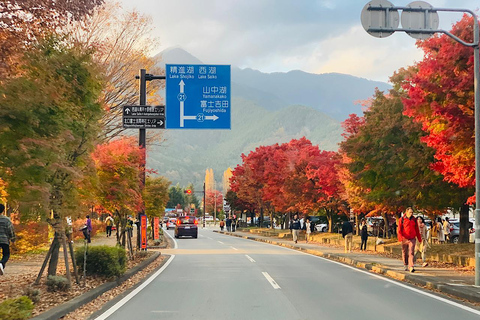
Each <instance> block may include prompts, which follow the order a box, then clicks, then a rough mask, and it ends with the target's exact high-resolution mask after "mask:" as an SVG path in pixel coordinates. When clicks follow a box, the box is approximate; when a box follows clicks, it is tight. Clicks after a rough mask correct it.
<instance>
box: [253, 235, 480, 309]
mask: <svg viewBox="0 0 480 320" xmlns="http://www.w3.org/2000/svg"><path fill="white" fill-rule="evenodd" d="M253 241H254V240H253ZM256 242H259V241H256ZM260 243H263V244H264V245H269V246H271V245H273V244H270V243H265V242H260ZM277 247H279V248H282V249H285V250H290V251H295V252H298V253H302V254H306V255H309V256H312V257H315V258H318V259H322V260H324V261H327V262H331V263H335V264H338V265H341V266H343V267H345V268H349V269H352V270H355V271H357V272H361V273H364V274H367V275H369V276H371V277H374V278H377V279H380V280H383V281H386V282H389V283H392V284H394V285H397V286H399V287H402V288H404V289H408V290H410V291H413V292H416V293H419V294H423V295H424V296H427V297H430V298H432V299H435V300H438V301H442V302H444V303H447V304H449V305H452V306H454V307H457V308H460V309H462V310H465V311H468V312H470V313H473V314H478V315H480V310H475V309H473V308H469V307H467V306H464V305H461V304H460V303H457V302H454V301H450V300H448V299H445V298H442V297H439V296H436V295H434V294H431V293H428V292H424V291H422V290H419V289H417V288H413V287H410V286H408V285H406V284H403V283H401V282H397V281H395V280H391V279H388V278H385V277H384V276H381V275H378V274H375V273H371V272H368V271H366V270H362V269H357V268H355V267H353V266H350V265H347V264H343V263H341V262H338V261H333V260H329V259H327V258H324V257H319V256H316V255H313V254H311V253H307V252H302V251H298V250H295V249H290V248H285V247H282V246H277Z"/></svg>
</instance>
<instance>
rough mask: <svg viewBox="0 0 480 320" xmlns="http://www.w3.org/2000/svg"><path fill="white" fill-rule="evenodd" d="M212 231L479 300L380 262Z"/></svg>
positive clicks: (469, 299)
mask: <svg viewBox="0 0 480 320" xmlns="http://www.w3.org/2000/svg"><path fill="white" fill-rule="evenodd" d="M213 232H217V233H222V234H225V235H230V236H234V237H238V238H244V239H247V240H253V241H258V242H265V243H269V244H273V245H277V246H281V247H285V248H289V249H293V250H297V251H302V252H305V253H309V254H312V255H314V256H318V257H322V258H325V259H329V260H333V261H337V262H341V263H344V264H348V265H351V266H353V267H356V268H359V269H364V270H368V271H371V272H374V273H377V274H381V275H385V276H387V277H389V278H393V279H395V280H399V281H406V282H409V283H411V284H414V285H417V286H422V287H426V288H427V289H429V290H432V289H433V290H438V291H440V292H442V293H445V294H449V295H452V296H455V297H457V298H459V299H466V300H468V301H470V302H480V294H474V293H470V292H465V291H463V290H459V289H457V288H455V287H452V286H449V285H447V284H445V283H441V282H435V281H428V280H426V279H424V278H422V277H418V276H415V275H413V274H405V273H401V272H397V271H394V270H391V269H389V268H388V267H385V266H383V265H380V264H372V263H366V262H362V261H358V260H355V259H351V258H347V257H342V256H338V255H336V254H332V253H323V252H322V251H320V250H312V249H304V248H301V247H297V246H294V245H292V244H287V243H281V242H277V241H274V240H267V239H260V238H256V237H252V236H243V235H236V234H233V233H232V232H225V231H218V230H214V231H213Z"/></svg>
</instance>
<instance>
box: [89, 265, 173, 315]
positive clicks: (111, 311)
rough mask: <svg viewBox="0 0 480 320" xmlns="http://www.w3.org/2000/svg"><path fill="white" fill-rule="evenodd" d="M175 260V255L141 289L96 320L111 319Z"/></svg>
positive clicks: (137, 289) (138, 288) (130, 294)
mask: <svg viewBox="0 0 480 320" xmlns="http://www.w3.org/2000/svg"><path fill="white" fill-rule="evenodd" d="M174 258H175V255H172V256H170V258H169V259H168V261H167V262H166V263H165V264H164V265H163V266H162V267H161V268H160V269H159V270H158V271H157V272H155V273H154V274H153V275H152V276H151V277H150V278H148V279H147V280H146V281H145V282H144V283H142V284H141V285H140V286H139V287H137V288H136V289H135V290H133V291H132V292H130V293H129V294H128V295H127V296H126V297H125V298H123V299H122V300H120V301H118V302H117V303H115V304H114V305H113V306H112V307H111V308H110V309H108V310H107V311H105V312H104V313H103V314H101V315H100V316H99V317H97V318H96V319H95V320H105V319H107V318H108V317H110V316H111V315H112V314H113V313H114V312H115V311H117V310H118V309H120V308H121V307H122V306H123V305H124V304H125V303H127V302H128V301H129V300H130V299H132V298H133V297H135V296H136V295H137V294H138V293H139V292H140V291H142V290H143V289H144V288H145V287H146V286H148V285H149V284H150V282H152V281H153V280H155V278H156V277H158V276H159V275H160V274H161V273H162V272H163V271H164V270H165V269H166V268H167V267H168V265H169V264H170V262H172V261H173V259H174Z"/></svg>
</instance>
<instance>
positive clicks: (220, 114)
mask: <svg viewBox="0 0 480 320" xmlns="http://www.w3.org/2000/svg"><path fill="white" fill-rule="evenodd" d="M165 69H166V76H157V75H152V74H148V73H147V71H146V70H145V69H140V74H139V75H138V76H136V79H139V84H140V104H139V105H138V106H134V105H127V106H124V107H123V127H124V128H126V129H139V139H138V140H139V141H138V144H139V146H140V147H141V148H142V149H143V152H144V159H145V162H146V159H147V153H146V129H230V128H231V112H230V110H231V98H230V97H231V94H230V87H231V78H230V75H231V72H230V66H229V65H203V64H202V65H195V64H186V65H182V64H174V65H168V64H167V65H166V67H165ZM152 80H166V94H165V96H166V106H148V105H147V81H152ZM142 188H145V165H144V167H143V173H142ZM142 190H143V189H142ZM143 207H145V206H143ZM144 213H145V212H144V211H142V212H139V213H138V215H137V219H138V221H139V222H140V221H141V215H142V214H144ZM203 216H204V219H203V224H204V226H205V183H204V208H203ZM140 229H141V228H140V223H139V224H138V225H137V248H138V249H140V247H141V241H140V239H141V237H142V235H141V232H140Z"/></svg>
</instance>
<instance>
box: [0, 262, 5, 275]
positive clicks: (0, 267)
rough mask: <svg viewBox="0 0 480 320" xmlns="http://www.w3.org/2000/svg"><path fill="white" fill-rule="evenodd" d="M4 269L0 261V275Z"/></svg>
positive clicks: (3, 272)
mask: <svg viewBox="0 0 480 320" xmlns="http://www.w3.org/2000/svg"><path fill="white" fill-rule="evenodd" d="M4 274H5V271H4V270H3V264H1V263H0V276H3V275H4Z"/></svg>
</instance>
